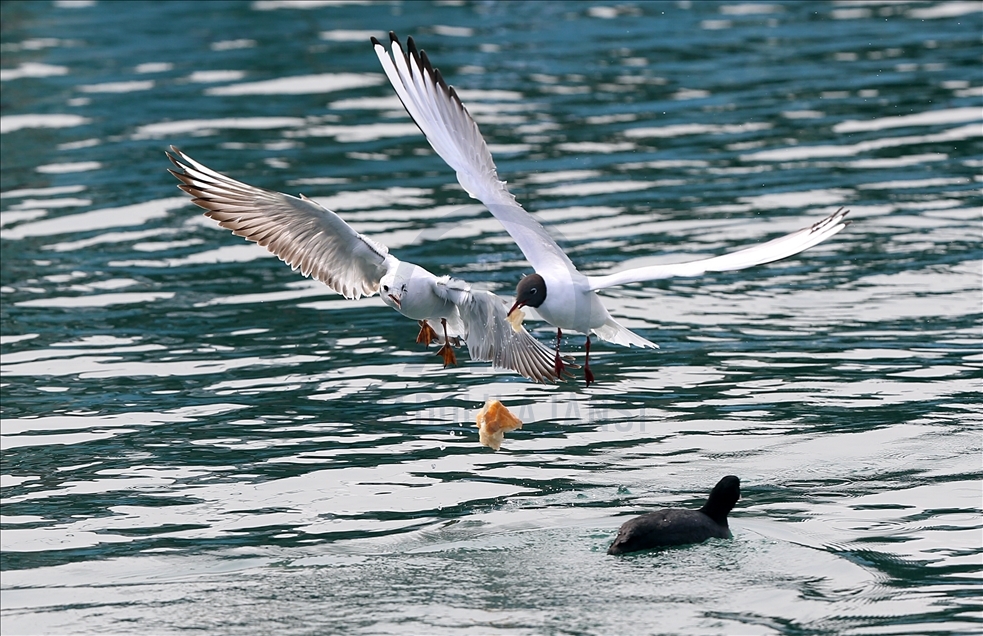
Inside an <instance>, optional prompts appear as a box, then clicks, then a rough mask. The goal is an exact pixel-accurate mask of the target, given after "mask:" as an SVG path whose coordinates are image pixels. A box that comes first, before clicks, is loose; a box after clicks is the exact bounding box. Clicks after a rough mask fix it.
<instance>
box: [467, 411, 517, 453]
mask: <svg viewBox="0 0 983 636" xmlns="http://www.w3.org/2000/svg"><path fill="white" fill-rule="evenodd" d="M475 425H476V426H477V427H478V441H480V442H481V444H482V446H488V447H489V448H491V449H492V450H498V449H499V448H501V447H502V441H503V440H504V439H505V434H506V433H507V432H509V431H514V430H515V429H517V428H522V420H520V419H519V418H517V417H516V416H514V415H512V413H511V412H509V410H508V409H507V408H505V405H504V404H502V403H501V402H499V401H498V400H488V401H487V402H485V406H484V408H482V409H481V410H480V411H478V417H477V419H476V420H475Z"/></svg>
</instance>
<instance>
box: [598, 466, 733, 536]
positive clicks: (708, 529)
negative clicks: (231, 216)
mask: <svg viewBox="0 0 983 636" xmlns="http://www.w3.org/2000/svg"><path fill="white" fill-rule="evenodd" d="M740 498H741V480H740V479H738V478H737V477H734V476H733V475H728V476H727V477H724V478H723V479H721V480H720V481H719V482H717V485H716V486H714V487H713V490H712V491H711V492H710V497H709V498H708V499H707V502H706V503H705V504H704V505H703V507H702V508H700V509H699V510H681V509H678V508H664V509H662V510H656V511H655V512H650V513H648V514H644V515H642V516H640V517H636V518H634V519H632V520H630V521H626V522H625V523H624V524H623V525H622V526H621V528H620V529H619V530H618V536H617V538H615V540H614V543H612V544H611V547H610V548H608V554H626V553H628V552H638V551H639V550H651V549H653V548H665V547H669V546H674V545H686V544H688V543H702V542H704V541H706V540H707V539H711V538H714V537H716V538H719V539H730V538H731V536H732V535H731V533H730V528H729V527H728V526H727V514H728V513H729V512H730V511H731V510H732V509H733V508H734V504H736V503H737V500H738V499H740Z"/></svg>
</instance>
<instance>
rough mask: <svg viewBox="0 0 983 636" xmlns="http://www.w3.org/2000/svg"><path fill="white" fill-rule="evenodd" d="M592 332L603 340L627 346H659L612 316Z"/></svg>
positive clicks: (656, 347) (653, 347) (654, 347)
mask: <svg viewBox="0 0 983 636" xmlns="http://www.w3.org/2000/svg"><path fill="white" fill-rule="evenodd" d="M592 332H593V333H594V334H596V335H597V337H598V338H600V339H601V340H604V341H606V342H613V343H614V344H619V345H622V346H625V347H642V348H646V349H658V348H659V345H657V344H655V343H654V342H651V341H649V340H646V339H645V338H643V337H641V336H640V335H638V334H637V333H635V332H633V331H631V330H630V329H628V328H627V327H625V326H624V325H623V324H621V323H620V322H618V321H617V320H615V319H614V318H611V317H610V316H609V317H608V319H607V321H606V322H605V323H604V324H603V325H601V326H600V327H595V328H594V329H593V330H592Z"/></svg>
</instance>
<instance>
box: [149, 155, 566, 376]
mask: <svg viewBox="0 0 983 636" xmlns="http://www.w3.org/2000/svg"><path fill="white" fill-rule="evenodd" d="M171 150H172V151H173V152H174V153H175V154H176V155H177V157H178V158H179V159H180V161H179V160H178V159H175V158H174V157H170V155H168V156H169V157H170V159H171V161H172V162H173V163H174V165H175V166H177V167H178V168H179V169H180V172H176V171H174V170H171V171H170V172H171V174H173V175H174V176H175V177H177V178H178V180H180V181H181V182H182V185H180V186H179V187H180V188H181V189H182V190H184V191H185V192H187V193H188V194H190V195H191V196H192V197H194V198H193V199H192V201H193V202H194V203H195V204H196V205H198V206H199V207H201V208H203V209H204V210H205V214H206V216H209V217H211V218H213V219H215V220H216V221H218V223H219V225H221V226H222V227H225V228H227V229H229V230H232V232H233V233H234V234H237V235H239V236H242V237H243V238H245V239H247V240H250V241H254V242H256V243H259V244H260V245H262V246H264V247H266V249H268V250H269V251H270V252H272V253H274V254H276V255H277V256H278V257H279V258H280V260H282V261H284V262H285V263H287V264H288V265H290V266H291V267H292V268H293V269H295V270H298V269H299V270H300V271H301V273H302V274H303V275H304V276H311V277H312V278H314V279H315V280H318V281H321V282H322V283H324V284H325V285H327V286H328V287H330V288H331V289H333V290H334V291H336V292H338V293H339V294H341V295H342V296H344V297H345V298H359V297H361V296H369V295H372V294H375V293H376V292H378V293H379V294H380V295H381V297H382V300H383V302H385V303H386V304H387V305H389V306H390V307H392V308H393V309H395V310H396V311H398V312H399V313H401V314H403V315H404V316H406V317H408V318H412V319H414V320H423V321H427V323H428V324H430V326H431V328H433V329H434V330H435V331H436V332H437V333H438V334H439V333H441V331H442V327H443V324H444V322H446V325H447V332H448V335H449V336H456V337H460V338H463V339H464V341H465V342H466V343H467V345H468V350H469V351H470V353H471V357H472V358H473V359H474V360H484V361H490V362H492V364H493V365H495V366H497V367H500V368H506V369H512V370H513V371H517V372H518V373H520V374H522V375H523V376H525V377H527V378H529V379H531V380H536V381H537V382H552V381H554V380H556V379H557V376H558V373H557V372H556V371H555V365H554V353H553V351H551V350H550V349H548V348H546V347H545V345H543V344H542V343H541V342H539V341H538V340H536V339H535V338H533V337H532V336H531V335H530V334H529V332H527V331H526V330H525V329H524V328H522V327H519V328H518V330H515V329H513V327H512V325H511V324H509V322H508V320H507V310H508V305H507V304H506V302H505V301H504V300H503V299H501V298H499V297H498V296H496V295H495V294H493V293H491V292H487V291H481V290H474V289H472V288H471V286H470V285H468V284H467V283H466V282H464V281H462V280H458V279H455V278H450V277H448V276H442V277H437V276H434V275H433V274H431V273H430V272H428V271H427V270H425V269H424V268H422V267H420V266H418V265H414V264H413V263H406V262H403V261H400V260H399V259H397V258H396V257H394V256H393V255H391V254H390V253H389V250H388V249H386V247H385V246H384V245H380V244H379V243H376V242H375V241H373V240H372V239H370V238H368V237H366V236H363V235H361V234H359V233H358V232H356V231H355V230H354V229H352V227H351V226H349V225H348V224H347V223H345V221H344V220H342V218H341V217H339V216H338V215H337V214H335V213H334V212H332V211H330V210H328V209H326V208H324V207H322V206H320V205H318V204H317V203H315V202H314V201H311V200H310V199H308V198H306V197H304V196H301V197H300V198H298V197H293V196H290V195H287V194H282V193H280V192H273V191H270V190H263V189H261V188H256V187H253V186H251V185H248V184H245V183H242V182H241V181H236V180H235V179H232V178H230V177H227V176H225V175H223V174H221V173H219V172H216V171H214V170H212V169H210V168H208V167H206V166H204V165H202V164H201V163H198V162H197V161H195V160H194V159H192V158H191V157H189V156H187V155H186V154H184V153H182V152H181V151H180V150H178V149H177V148H174V147H173V146H172V147H171Z"/></svg>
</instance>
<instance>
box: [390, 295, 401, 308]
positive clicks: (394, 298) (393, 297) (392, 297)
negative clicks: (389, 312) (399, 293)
mask: <svg viewBox="0 0 983 636" xmlns="http://www.w3.org/2000/svg"><path fill="white" fill-rule="evenodd" d="M389 297H390V298H391V299H392V301H393V302H394V303H396V306H397V307H399V298H396V297H395V296H393V295H392V294H389Z"/></svg>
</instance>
